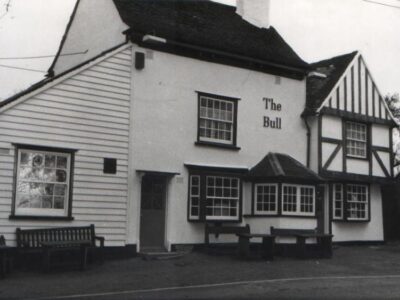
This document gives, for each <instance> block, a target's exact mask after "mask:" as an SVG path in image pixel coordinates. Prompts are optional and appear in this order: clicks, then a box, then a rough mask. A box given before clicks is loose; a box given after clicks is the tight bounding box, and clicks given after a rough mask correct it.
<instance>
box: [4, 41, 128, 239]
mask: <svg viewBox="0 0 400 300" xmlns="http://www.w3.org/2000/svg"><path fill="white" fill-rule="evenodd" d="M131 57H132V56H131V49H130V47H129V46H123V47H121V48H120V49H117V50H115V51H114V52H112V53H109V54H108V55H105V56H103V57H102V58H98V59H97V61H94V62H91V63H90V64H89V65H87V66H83V67H82V68H81V70H76V71H74V72H72V73H73V75H72V76H71V74H67V75H65V77H64V78H65V79H63V78H60V79H58V80H56V82H57V83H56V84H54V83H50V84H48V85H50V87H49V88H46V87H44V88H42V91H40V92H39V93H36V94H35V93H33V94H32V96H29V97H28V98H27V99H26V100H21V101H20V102H19V103H17V104H14V105H13V104H12V105H11V106H10V105H9V106H10V107H8V106H6V107H4V108H3V109H1V111H0V170H1V172H0V235H1V234H4V235H5V237H6V239H7V242H10V244H14V243H15V229H16V228H17V227H22V228H40V227H56V226H79V225H88V224H95V226H96V232H97V234H99V235H102V236H105V239H106V246H122V245H124V244H125V241H126V208H127V189H128V187H127V184H128V183H127V176H128V143H129V110H130V86H131V84H130V82H131V81H130V77H131V76H130V74H131V66H132V63H131ZM17 102H18V101H17ZM13 143H21V144H30V145H37V146H51V147H61V148H71V149H77V150H78V151H77V152H76V155H75V167H74V182H73V202H72V216H73V217H74V221H41V220H10V219H9V216H10V214H11V210H12V193H13V180H14V178H13V170H14V159H15V158H14V148H13V145H12V144H13ZM105 157H110V158H116V159H117V174H115V175H108V174H103V158H105Z"/></svg>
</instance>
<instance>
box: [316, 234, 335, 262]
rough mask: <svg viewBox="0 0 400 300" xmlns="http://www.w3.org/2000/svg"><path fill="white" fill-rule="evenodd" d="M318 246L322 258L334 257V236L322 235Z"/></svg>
mask: <svg viewBox="0 0 400 300" xmlns="http://www.w3.org/2000/svg"><path fill="white" fill-rule="evenodd" d="M318 248H319V251H320V256H321V257H322V258H332V254H333V253H332V237H330V236H328V237H321V238H319V239H318Z"/></svg>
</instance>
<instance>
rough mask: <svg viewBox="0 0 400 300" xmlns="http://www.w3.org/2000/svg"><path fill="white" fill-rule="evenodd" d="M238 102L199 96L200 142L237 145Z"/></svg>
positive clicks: (217, 97) (229, 99) (218, 97)
mask: <svg viewBox="0 0 400 300" xmlns="http://www.w3.org/2000/svg"><path fill="white" fill-rule="evenodd" d="M236 100H237V99H232V98H226V97H220V96H211V95H209V94H199V124H198V141H200V142H208V143H217V144H226V145H233V146H234V145H236V109H237V101H236Z"/></svg>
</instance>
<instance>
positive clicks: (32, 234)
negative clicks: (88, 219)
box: [17, 225, 95, 248]
mask: <svg viewBox="0 0 400 300" xmlns="http://www.w3.org/2000/svg"><path fill="white" fill-rule="evenodd" d="M67 241H90V242H91V243H92V245H94V244H95V232H94V225H90V226H83V227H60V228H43V229H20V228H17V247H18V248H38V247H41V242H67Z"/></svg>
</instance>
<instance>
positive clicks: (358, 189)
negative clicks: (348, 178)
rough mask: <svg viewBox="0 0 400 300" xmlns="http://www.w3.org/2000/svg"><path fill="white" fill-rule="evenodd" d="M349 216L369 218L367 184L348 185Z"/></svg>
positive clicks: (351, 217) (359, 218)
mask: <svg viewBox="0 0 400 300" xmlns="http://www.w3.org/2000/svg"><path fill="white" fill-rule="evenodd" d="M346 192H347V195H346V200H347V217H348V218H349V219H356V220H357V219H358V220H365V219H367V218H368V187H367V186H365V185H357V184H348V185H347V190H346Z"/></svg>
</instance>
